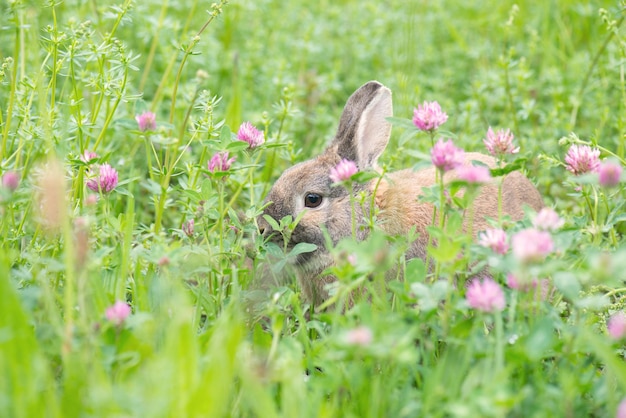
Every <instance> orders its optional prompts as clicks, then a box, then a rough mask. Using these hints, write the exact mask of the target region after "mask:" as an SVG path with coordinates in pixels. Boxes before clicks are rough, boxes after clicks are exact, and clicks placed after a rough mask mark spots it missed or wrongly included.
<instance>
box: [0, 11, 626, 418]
mask: <svg viewBox="0 0 626 418" xmlns="http://www.w3.org/2000/svg"><path fill="white" fill-rule="evenodd" d="M397 3H398V4H395V2H384V1H378V2H375V1H369V0H362V1H355V0H339V1H328V0H320V1H313V2H310V1H302V0H293V1H276V0H255V1H252V0H240V1H230V2H227V1H220V2H217V3H211V2H200V1H198V0H181V1H179V2H169V1H167V0H164V1H162V2H156V1H153V0H144V1H135V2H134V1H131V0H119V1H111V0H104V1H95V0H59V1H57V0H49V1H41V0H6V1H3V2H2V3H0V178H1V179H2V182H1V183H0V215H1V217H0V245H1V247H0V248H1V250H0V417H7V418H9V417H11V418H31V417H63V418H72V417H120V418H121V417H218V416H232V417H251V416H258V417H279V416H285V417H335V416H337V417H383V416H384V417H415V416H425V417H476V416H481V417H545V416H555V417H589V416H594V417H613V416H616V417H620V418H624V417H626V363H625V362H624V360H625V355H626V345H625V342H626V316H625V315H626V273H625V272H626V246H625V245H624V243H623V240H622V237H623V234H624V233H626V216H625V215H624V208H625V203H626V200H625V198H626V194H625V191H624V184H625V183H624V181H625V180H626V177H625V176H624V175H622V167H623V166H624V165H625V164H626V160H625V158H626V149H625V144H626V136H625V135H626V82H625V69H626V32H625V29H624V25H623V21H624V18H625V16H626V14H625V7H626V3H624V2H623V1H605V2H601V1H591V2H587V1H576V0H553V1H545V2H536V1H531V0H519V1H509V0H506V1H500V2H495V1H494V2H484V1H459V0H440V1H426V0H409V1H403V2H397ZM369 80H378V81H380V82H381V83H383V84H385V85H386V86H388V87H389V88H390V89H391V90H392V91H393V100H394V114H395V118H394V119H393V120H392V122H393V125H394V129H393V132H392V137H391V142H390V144H389V146H388V147H387V150H386V151H385V153H384V154H383V155H382V157H381V166H382V168H383V170H384V171H385V172H387V171H393V170H398V169H402V168H408V167H415V168H416V169H418V168H423V167H427V166H429V165H431V164H432V161H431V148H433V144H434V143H435V141H437V140H439V139H440V138H445V139H446V140H452V141H453V142H454V144H455V145H456V146H457V147H459V148H462V149H464V150H465V151H467V152H469V151H478V152H483V153H487V149H486V148H485V143H484V139H486V138H487V139H488V138H489V136H488V130H489V128H490V127H491V128H492V129H493V131H494V132H497V133H500V134H503V133H504V132H506V130H507V129H508V130H510V132H511V133H512V134H513V135H514V144H515V145H514V146H515V147H519V152H517V153H515V154H510V155H509V154H507V155H506V156H503V157H502V159H501V162H502V165H501V167H500V169H496V170H493V171H492V172H491V175H492V176H494V177H496V178H497V177H498V176H501V175H503V174H505V173H506V172H510V171H512V170H519V171H521V172H523V173H524V174H525V175H527V176H528V178H529V179H530V180H531V181H532V182H533V183H534V184H535V185H536V186H537V189H538V190H539V191H540V193H541V194H542V196H543V199H544V203H545V205H546V206H547V207H549V208H552V209H553V211H549V212H545V213H544V215H545V216H541V217H540V216H538V215H537V214H535V213H533V212H532V211H528V213H527V216H526V217H525V218H524V219H523V220H521V221H519V222H512V221H510V220H507V219H495V220H494V230H498V231H501V233H502V234H503V235H501V236H500V239H499V240H489V239H487V237H483V239H482V240H472V239H471V237H470V236H469V234H467V233H463V231H461V225H460V224H461V222H460V219H461V218H460V216H461V214H462V213H465V211H468V210H470V211H471V207H472V204H473V202H472V200H471V197H472V193H466V195H465V196H466V198H461V197H459V196H458V195H455V191H458V187H464V188H468V189H471V188H472V187H480V186H474V185H472V184H469V183H462V184H460V185H458V184H457V185H452V186H450V189H448V188H447V187H448V186H441V187H433V188H431V189H429V191H428V193H425V195H426V197H425V199H427V200H428V199H430V200H431V201H432V202H433V203H434V204H435V206H436V207H437V208H438V210H440V211H442V212H443V211H445V213H446V214H447V218H446V222H445V223H440V224H438V225H436V226H433V228H432V229H431V234H433V236H435V237H437V242H438V245H436V246H434V245H432V246H431V247H430V248H429V252H428V260H421V259H413V260H407V259H406V258H405V257H404V252H405V250H406V248H407V247H408V245H409V243H410V242H411V240H412V239H415V236H413V235H412V234H408V235H407V236H387V235H385V234H383V233H382V232H381V231H380V230H379V229H377V228H376V226H375V224H374V223H372V225H371V227H372V228H371V229H372V231H371V233H370V235H369V237H368V238H367V239H366V240H363V241H360V242H356V241H354V240H351V239H348V240H344V241H341V242H340V243H338V245H337V246H336V248H333V249H331V252H332V254H333V255H334V256H335V257H336V259H337V264H336V265H335V266H334V267H333V273H334V274H335V275H336V276H337V277H338V282H337V283H336V284H335V285H334V287H333V288H332V289H331V294H332V295H333V296H332V302H333V303H328V304H326V305H325V306H321V307H320V306H312V305H311V304H309V303H307V301H306V300H305V299H304V298H303V297H302V294H301V293H302V289H301V288H300V286H299V284H298V282H297V280H296V278H295V276H294V271H293V269H292V268H291V266H290V263H291V262H292V261H293V259H294V257H295V255H296V254H295V253H294V252H293V251H292V252H291V253H287V254H285V253H284V252H283V251H282V249H281V248H279V247H278V246H276V245H271V243H268V242H266V240H265V239H264V238H263V236H261V235H260V234H259V232H258V225H257V219H258V217H259V216H260V215H261V214H262V212H263V208H264V204H265V203H264V198H265V197H266V195H267V193H268V191H269V190H270V188H271V187H272V184H273V182H274V181H275V180H276V178H278V176H279V175H280V174H281V173H282V172H283V171H284V170H286V169H287V168H288V167H290V166H292V165H294V164H295V163H297V162H300V161H304V160H306V159H308V158H310V157H312V156H315V155H317V154H318V153H319V152H321V151H322V150H323V149H324V147H325V146H326V144H327V143H328V141H329V140H330V139H332V137H333V135H334V134H335V131H336V129H337V123H338V121H339V117H340V115H341V111H342V108H343V106H344V104H345V102H346V99H347V98H348V97H349V95H350V94H351V93H352V92H353V91H355V90H356V89H357V88H358V87H359V86H361V85H362V84H364V83H365V82H367V81H369ZM433 101H436V102H438V103H439V105H440V106H441V109H442V111H443V112H445V113H446V114H447V116H448V118H447V121H445V123H443V124H442V125H441V126H438V127H437V128H436V129H433V130H430V131H424V130H420V129H419V127H418V126H417V125H416V124H415V123H414V121H413V120H412V118H413V116H414V109H416V108H418V107H419V106H420V105H422V104H423V103H424V102H433ZM245 122H250V123H251V124H252V125H254V127H256V128H257V129H258V130H259V133H256V131H253V132H255V135H257V136H256V138H257V139H258V138H259V136H258V135H260V133H262V135H263V141H258V142H255V143H251V142H250V141H246V140H245V138H242V135H241V128H240V127H241V126H242V124H244V123H245ZM242 139H244V140H242ZM585 147H588V148H585ZM510 150H511V149H510ZM510 150H509V151H510ZM226 153H228V154H226ZM352 180H355V181H362V180H363V178H359V177H358V175H357V176H356V177H354V178H353V179H352ZM455 187H456V189H455ZM444 192H445V193H444ZM446 193H447V194H446ZM367 198H368V197H367V196H355V200H357V201H358V200H359V199H361V204H367ZM277 221H281V220H277ZM282 221H283V222H282V227H283V233H284V234H287V235H288V234H289V233H290V231H292V230H293V228H294V222H295V221H296V220H294V219H283V220H282ZM528 231H532V234H535V235H532V236H531V237H530V238H531V240H532V239H533V238H534V239H535V241H536V242H535V243H537V244H538V245H536V246H533V245H530V244H528V241H526V245H524V239H528V234H529V233H528ZM529 248H530V249H529ZM298 251H310V248H307V247H306V246H302V247H300V248H299V249H298ZM429 263H433V264H434V265H436V268H435V269H429V268H428V264H429ZM485 267H486V268H488V270H489V271H490V273H491V275H492V277H493V282H489V283H490V286H491V287H490V288H489V292H491V294H490V297H488V298H487V299H486V300H482V299H481V298H485V297H487V296H489V295H487V296H485V294H484V293H481V288H476V287H472V284H473V283H479V282H478V281H475V282H474V281H473V275H474V274H475V273H476V271H477V270H480V269H482V268H485ZM394 269H395V270H397V271H404V277H400V276H398V277H397V278H396V279H394V280H388V278H387V277H386V275H385V273H386V272H387V271H390V270H392V271H393V270H394ZM480 283H482V284H485V282H484V281H483V282H480ZM357 288H358V289H359V292H358V293H359V294H360V295H361V296H362V297H357V298H356V299H354V300H351V299H350V297H349V295H351V294H354V293H353V291H354V289H357ZM482 290H483V291H484V292H487V290H486V289H482ZM476 292H478V294H476ZM476 297H478V299H481V300H480V301H479V302H482V303H477V302H476ZM494 301H495V302H494Z"/></svg>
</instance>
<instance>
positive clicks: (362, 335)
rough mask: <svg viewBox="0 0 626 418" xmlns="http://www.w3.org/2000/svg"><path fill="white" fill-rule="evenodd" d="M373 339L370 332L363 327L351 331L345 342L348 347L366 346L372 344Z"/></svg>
mask: <svg viewBox="0 0 626 418" xmlns="http://www.w3.org/2000/svg"><path fill="white" fill-rule="evenodd" d="M373 339H374V335H373V333H372V330H371V329H369V328H368V327H366V326H364V325H361V326H358V327H356V328H354V329H351V330H350V331H348V332H347V334H346V342H347V343H348V344H350V345H361V346H367V345H370V344H371V343H372V340H373Z"/></svg>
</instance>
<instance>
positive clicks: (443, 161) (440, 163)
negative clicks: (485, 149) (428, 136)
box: [430, 139, 465, 171]
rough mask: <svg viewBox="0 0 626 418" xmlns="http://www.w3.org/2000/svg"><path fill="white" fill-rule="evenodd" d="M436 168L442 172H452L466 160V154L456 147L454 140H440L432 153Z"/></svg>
mask: <svg viewBox="0 0 626 418" xmlns="http://www.w3.org/2000/svg"><path fill="white" fill-rule="evenodd" d="M430 155H431V160H432V162H433V164H434V165H435V167H437V168H438V169H439V170H442V171H450V170H453V169H455V168H457V167H459V166H461V165H463V162H464V160H465V152H463V150H462V149H460V148H457V147H455V146H454V143H453V142H452V140H448V141H446V142H444V141H443V140H442V139H440V140H439V141H438V142H437V143H436V144H435V146H434V147H433V148H432V149H431V151H430Z"/></svg>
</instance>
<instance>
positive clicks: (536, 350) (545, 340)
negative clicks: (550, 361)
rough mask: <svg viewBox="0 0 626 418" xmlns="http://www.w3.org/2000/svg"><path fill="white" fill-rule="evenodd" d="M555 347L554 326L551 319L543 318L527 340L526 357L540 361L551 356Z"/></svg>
mask: <svg viewBox="0 0 626 418" xmlns="http://www.w3.org/2000/svg"><path fill="white" fill-rule="evenodd" d="M553 345H554V325H553V323H552V321H551V320H550V319H548V318H547V317H546V318H543V319H541V320H540V321H539V322H537V323H536V324H535V326H534V327H533V329H532V330H531V331H530V334H529V335H528V338H527V339H526V344H525V348H526V355H528V357H529V358H530V359H531V360H539V359H541V358H544V357H546V356H549V355H551V353H550V351H551V349H552V347H553Z"/></svg>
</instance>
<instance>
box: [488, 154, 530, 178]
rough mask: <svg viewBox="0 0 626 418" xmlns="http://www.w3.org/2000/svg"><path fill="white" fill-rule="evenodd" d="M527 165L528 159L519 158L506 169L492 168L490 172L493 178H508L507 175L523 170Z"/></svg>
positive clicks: (506, 166) (505, 167)
mask: <svg viewBox="0 0 626 418" xmlns="http://www.w3.org/2000/svg"><path fill="white" fill-rule="evenodd" d="M525 163H526V158H518V159H516V160H515V161H512V162H510V163H508V164H507V165H505V166H504V167H501V168H492V169H491V170H489V171H490V172H491V176H492V177H501V176H506V175H507V174H509V173H511V172H513V171H518V170H521V168H522V167H523V166H524V164H525Z"/></svg>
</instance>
